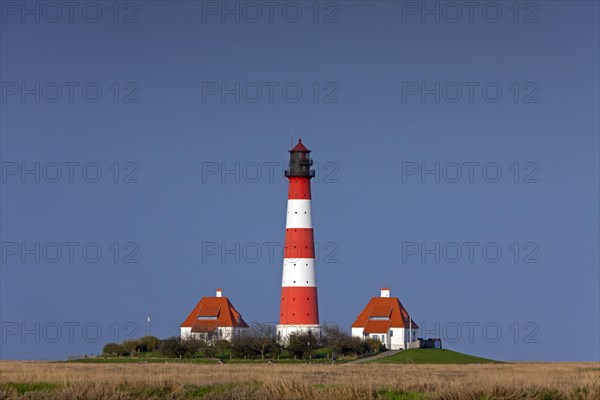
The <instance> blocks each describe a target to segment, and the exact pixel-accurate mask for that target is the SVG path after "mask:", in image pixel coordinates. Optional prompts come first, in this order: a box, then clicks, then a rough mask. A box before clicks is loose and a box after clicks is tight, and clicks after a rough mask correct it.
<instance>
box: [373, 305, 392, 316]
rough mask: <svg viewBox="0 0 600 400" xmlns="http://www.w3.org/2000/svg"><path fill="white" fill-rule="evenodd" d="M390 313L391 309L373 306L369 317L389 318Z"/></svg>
mask: <svg viewBox="0 0 600 400" xmlns="http://www.w3.org/2000/svg"><path fill="white" fill-rule="evenodd" d="M391 313H392V307H388V306H383V307H382V306H373V308H372V309H371V313H370V314H369V317H389V316H390V314H391Z"/></svg>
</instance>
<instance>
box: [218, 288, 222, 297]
mask: <svg viewBox="0 0 600 400" xmlns="http://www.w3.org/2000/svg"><path fill="white" fill-rule="evenodd" d="M217 297H223V289H221V288H217Z"/></svg>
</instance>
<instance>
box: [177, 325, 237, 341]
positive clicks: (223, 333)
mask: <svg viewBox="0 0 600 400" xmlns="http://www.w3.org/2000/svg"><path fill="white" fill-rule="evenodd" d="M244 329H247V328H238V327H231V326H224V327H219V328H217V335H218V336H219V338H221V339H225V340H231V338H232V337H233V334H234V333H236V332H239V331H241V330H244ZM180 332H181V338H182V339H191V338H200V336H201V335H202V334H201V333H192V328H189V327H182V328H181V329H180Z"/></svg>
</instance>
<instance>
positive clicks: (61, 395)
mask: <svg viewBox="0 0 600 400" xmlns="http://www.w3.org/2000/svg"><path fill="white" fill-rule="evenodd" d="M13 398H15V399H25V398H26V399H163V398H164V399H173V400H180V399H181V400H182V399H194V398H202V399H231V400H241V399H265V400H270V399H273V400H274V399H298V400H300V399H303V400H326V399H335V400H345V399H396V400H409V399H411V400H418V399H422V400H426V399H440V400H452V399H456V400H475V399H490V400H491V399H511V400H512V399H539V400H552V399H580V400H592V399H593V400H597V399H598V398H600V364H598V363H537V364H532V363H518V364H508V363H498V364H495V363H488V364H465V365H457V364H447V365H440V364H437V365H428V364H411V365H406V364H360V365H348V364H336V365H331V364H329V365H324V364H304V365H298V364H295V365H292V364H259V365H249V364H211V365H208V364H158V363H148V364H83V363H48V362H19V361H2V362H0V399H13Z"/></svg>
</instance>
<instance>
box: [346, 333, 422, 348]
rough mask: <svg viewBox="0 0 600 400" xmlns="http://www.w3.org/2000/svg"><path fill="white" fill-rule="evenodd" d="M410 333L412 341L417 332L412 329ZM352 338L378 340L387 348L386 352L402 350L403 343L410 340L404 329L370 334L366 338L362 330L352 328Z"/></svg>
mask: <svg viewBox="0 0 600 400" xmlns="http://www.w3.org/2000/svg"><path fill="white" fill-rule="evenodd" d="M412 332H413V341H414V340H416V338H417V336H418V333H419V330H418V329H413V330H412ZM405 335H406V337H405ZM352 336H354V337H359V338H361V339H366V338H367V337H369V338H375V339H379V340H380V341H381V342H382V343H384V344H385V347H387V348H388V350H400V349H404V346H405V343H406V342H408V341H409V340H410V339H409V334H408V329H404V328H390V330H389V331H388V332H387V333H386V334H384V333H371V334H369V335H368V336H365V335H363V328H352Z"/></svg>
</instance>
